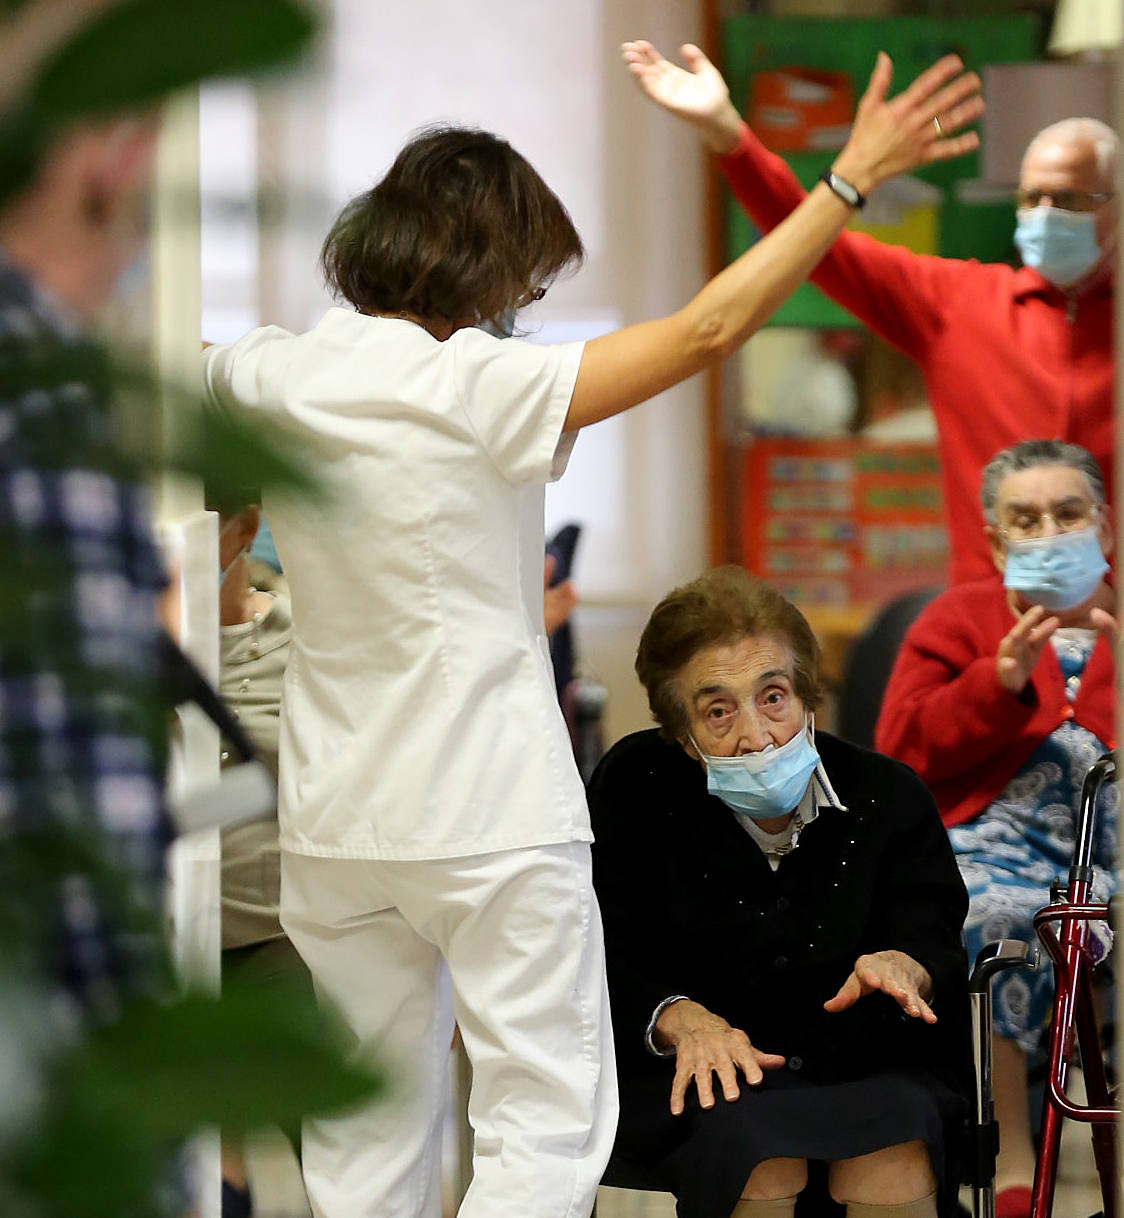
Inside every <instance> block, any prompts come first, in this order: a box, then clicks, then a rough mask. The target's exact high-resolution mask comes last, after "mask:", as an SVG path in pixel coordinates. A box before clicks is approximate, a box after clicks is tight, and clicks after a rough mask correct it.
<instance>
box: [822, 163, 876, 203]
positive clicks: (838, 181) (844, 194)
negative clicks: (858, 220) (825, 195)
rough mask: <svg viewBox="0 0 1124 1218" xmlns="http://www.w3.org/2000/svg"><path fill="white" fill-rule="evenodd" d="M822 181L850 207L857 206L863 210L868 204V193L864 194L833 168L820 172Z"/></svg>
mask: <svg viewBox="0 0 1124 1218" xmlns="http://www.w3.org/2000/svg"><path fill="white" fill-rule="evenodd" d="M820 181H821V182H823V183H824V185H825V186H826V187H827V188H828V190H830V191H831V192H832V193H833V194H836V195H838V196H839V198H841V199H842V200H843V202H844V203H846V204H847V206H848V207H855V208H858V209H859V210H860V211H861V210H862V209H863V208H864V207H865V206H866V195H864V194H862V193H861V192H860V191H859V189H858V187H856V186H852V185H851V183H850V182H848V181H847V179H846V178H841V177H840V176H839V175H838V174H837V173H835V172H834V171H833V170H832V169H830V168H828V169H825V170H824V171H823V173H821V174H820Z"/></svg>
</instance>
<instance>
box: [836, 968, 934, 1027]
mask: <svg viewBox="0 0 1124 1218" xmlns="http://www.w3.org/2000/svg"><path fill="white" fill-rule="evenodd" d="M875 990H881V991H882V993H883V994H887V995H889V997H891V998H892V999H893V1000H894V1001H895V1002H896V1003H897V1004H898V1006H900V1007H901V1009H902V1010H903V1011H905V1013H906V1014H907V1015H909V1016H911V1017H912V1018H914V1019H922V1020H924V1021H925V1023H936V1022H937V1017H936V1015H934V1014H933V1009H932V1007H930V1006H929V1003H928V1002H927V1001H926V1000H927V999H929V998H931V997H932V996H933V979H932V978H931V977H930V976H929V973H928V970H927V969H925V968H923V967H922V966H921V965H920V964H918V963H917V961H916V960H914V958H913V957H912V956H907V955H906V954H905V952H899V951H894V950H891V951H885V952H872V953H870V954H869V955H866V956H860V957H859V958H858V959H857V960H856V961H855V967H854V970H853V972H852V973H851V975H850V976H849V977H848V978H847V980H846V981H844V982H843V984H842V985H841V986H840V987H839V993H837V994H836V995H835V997H834V998H829V999H828V1000H827V1002H825V1003H824V1004H823V1009H824V1010H825V1011H832V1012H835V1011H845V1010H846V1009H847V1008H848V1007H850V1006H854V1004H855V1003H856V1002H858V1000H859V999H860V998H863V997H865V996H866V995H867V994H872V993H873V992H874V991H875Z"/></svg>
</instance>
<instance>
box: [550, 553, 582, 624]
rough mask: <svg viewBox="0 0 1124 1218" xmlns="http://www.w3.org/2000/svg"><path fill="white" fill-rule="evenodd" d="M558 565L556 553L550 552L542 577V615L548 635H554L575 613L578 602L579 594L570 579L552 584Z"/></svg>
mask: <svg viewBox="0 0 1124 1218" xmlns="http://www.w3.org/2000/svg"><path fill="white" fill-rule="evenodd" d="M557 566H558V562H557V560H556V559H555V557H554V555H553V554H548V555H547V556H546V566H545V568H544V570H543V577H542V590H543V596H542V615H543V620H544V622H545V623H546V633H547V635H552V634H553V633H554V632H555V631H556V630H557V629H558V627H559V626H561V625H562V623H563V622H564V621H565V620H566V619H567V618H568V617H569V616H570V614H571V613H573V611H574V606H575V605H576V604H577V603H578V594H577V593H576V592H575V591H574V585H573V584H572V583H570V581H569V580H568V579H564V580H563V581H562V582H561V583H560V584H555V585H554V587H553V588H552V587H551V586H550V581H551V580H552V579H553V578H554V572H555V569H556V567H557Z"/></svg>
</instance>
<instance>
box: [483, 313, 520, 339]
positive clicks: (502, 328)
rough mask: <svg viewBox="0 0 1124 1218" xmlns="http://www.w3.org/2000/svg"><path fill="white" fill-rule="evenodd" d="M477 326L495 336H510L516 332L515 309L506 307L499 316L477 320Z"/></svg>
mask: <svg viewBox="0 0 1124 1218" xmlns="http://www.w3.org/2000/svg"><path fill="white" fill-rule="evenodd" d="M476 328H477V329H478V330H483V331H484V333H485V334H490V335H491V336H492V337H493V338H510V337H511V336H512V334H514V333H515V310H514V309H504V311H503V312H502V313H501V314H500V315H499V317H497V318H495V319H493V320H491V321H479V322H477V323H476Z"/></svg>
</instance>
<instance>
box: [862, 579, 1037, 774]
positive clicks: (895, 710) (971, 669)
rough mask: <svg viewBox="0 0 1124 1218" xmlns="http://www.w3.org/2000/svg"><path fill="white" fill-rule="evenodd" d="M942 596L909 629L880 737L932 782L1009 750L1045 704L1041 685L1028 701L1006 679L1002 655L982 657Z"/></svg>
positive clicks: (878, 742)
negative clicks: (1000, 673)
mask: <svg viewBox="0 0 1124 1218" xmlns="http://www.w3.org/2000/svg"><path fill="white" fill-rule="evenodd" d="M942 600H944V598H943V597H940V598H938V599H937V600H936V601H934V602H933V604H932V605H930V606H929V607H928V608H927V609H926V610H925V612H924V613H922V615H921V617H919V618H918V619H917V621H916V622H914V623H913V625H912V626H911V627H910V629H909V631H908V632H907V633H906V637H905V642H904V643H903V644H902V648H901V651H900V652H899V653H898V658H897V660H896V662H895V664H894V670H893V672H892V673H891V674H890V681H889V684H888V685H887V686H886V693H885V696H884V697H883V700H882V710H881V712H880V714H879V716H878V727H877V729H876V730H875V738H874V743H875V748H877V749H878V750H879V752H883V753H888V754H889V755H890V756H891V757H897V758H898V760H900V761H904V762H905V763H906V764H907V765H909V766H912V767H913V769H914V770H916V771H917V773H918V774H919V775H920V776H921V778H922V779H923V780H924V781H926V782H938V781H941V780H942V779H948V778H955V777H957V776H958V775H961V774H964V773H966V772H968V771H970V770H972V769H974V768H975V767H977V766H979V765H980V764H981V763H984V762H986V761H988V760H989V759H990V758H992V757H994V756H995V754H997V753H999V752H1000V751H1002V750H1003V749H1005V748H1009V747H1010V744H1011V741H1012V740H1013V739H1014V738H1015V737H1016V736H1017V735H1018V733H1019V732H1020V731H1022V729H1023V728H1024V727H1025V726H1026V724H1027V722H1028V721H1029V720H1030V719H1031V718H1032V717H1033V716H1034V714H1035V712H1036V711H1037V710H1038V706H1039V699H1038V693H1037V691H1036V689H1035V688H1034V686H1033V684H1032V685H1030V686H1028V689H1027V698H1026V700H1023V699H1022V698H1016V697H1015V696H1014V695H1013V694H1010V693H1008V692H1007V690H1005V689H1004V688H1003V686H1002V685H1000V684H999V679H998V677H997V676H996V673H995V655H994V653H991V654H981V648H980V646H979V644H978V641H977V640H975V639H973V638H971V637H969V635H968V634H967V633H966V632H964V631H963V630H962V629H960V627H959V625H958V622H957V620H956V614H955V609H954V608H952V607H950V606H948V605H947V604H945V605H942V603H941V602H942ZM989 650H990V649H989Z"/></svg>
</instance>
